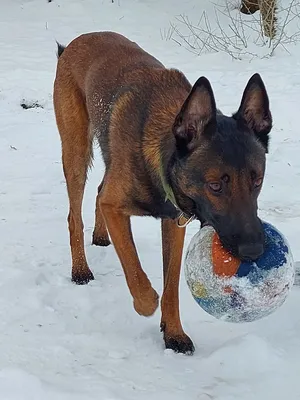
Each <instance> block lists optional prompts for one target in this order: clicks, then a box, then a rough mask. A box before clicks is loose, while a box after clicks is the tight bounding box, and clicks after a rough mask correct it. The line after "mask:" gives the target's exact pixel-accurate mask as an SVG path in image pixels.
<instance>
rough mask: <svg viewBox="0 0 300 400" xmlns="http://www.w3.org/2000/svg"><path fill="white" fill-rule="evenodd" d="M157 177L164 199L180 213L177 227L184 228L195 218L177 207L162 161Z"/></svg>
mask: <svg viewBox="0 0 300 400" xmlns="http://www.w3.org/2000/svg"><path fill="white" fill-rule="evenodd" d="M159 177H160V180H161V184H162V187H163V189H164V192H165V201H168V200H169V201H170V202H171V203H172V204H173V206H174V207H175V208H176V209H177V210H178V211H179V213H180V214H179V216H178V217H177V226H178V227H179V228H185V227H186V226H187V225H188V224H189V223H190V222H192V221H193V220H194V219H195V215H188V214H186V213H184V212H183V211H182V210H181V209H180V208H179V207H178V204H177V202H176V198H175V195H174V192H173V189H172V187H171V185H170V184H169V183H168V181H167V178H166V176H165V174H164V169H163V164H162V162H160V167H159Z"/></svg>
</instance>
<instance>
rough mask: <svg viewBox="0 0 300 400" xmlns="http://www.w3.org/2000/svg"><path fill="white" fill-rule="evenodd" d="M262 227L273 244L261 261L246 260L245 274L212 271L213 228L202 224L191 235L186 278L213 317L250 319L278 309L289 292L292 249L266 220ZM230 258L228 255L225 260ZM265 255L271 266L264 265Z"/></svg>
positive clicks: (292, 274)
mask: <svg viewBox="0 0 300 400" xmlns="http://www.w3.org/2000/svg"><path fill="white" fill-rule="evenodd" d="M264 226H266V227H267V228H265V234H266V238H267V240H266V241H267V243H268V242H270V243H272V245H273V244H274V246H271V247H270V246H267V247H266V250H265V254H264V255H263V257H264V258H263V257H261V258H263V261H260V260H257V262H247V263H245V265H246V266H247V267H249V273H248V274H246V275H245V276H232V277H228V276H218V275H216V274H215V273H214V266H213V256H212V242H213V240H214V234H215V230H214V229H213V227H211V226H205V227H204V228H202V229H200V230H199V232H197V233H196V234H195V236H194V237H193V238H192V240H191V242H190V244H189V246H188V249H187V252H186V258H185V266H184V270H185V277H186V281H187V284H188V286H189V288H190V291H191V293H192V295H193V297H194V299H195V300H196V302H197V303H198V304H199V305H200V307H202V308H203V309H204V310H205V311H207V312H208V313H209V314H211V315H213V316H214V317H216V318H218V319H221V320H223V321H228V322H252V321H255V320H258V319H260V318H264V317H266V316H268V315H269V314H271V313H273V312H274V311H275V310H277V309H278V308H279V307H280V306H282V304H283V303H284V302H285V300H286V298H287V296H288V294H289V293H290V291H291V289H292V286H293V284H294V280H295V268H294V261H293V256H292V252H291V249H290V247H289V244H288V242H287V240H286V238H285V237H284V236H283V235H282V234H281V233H280V232H279V231H278V230H277V229H276V228H275V227H273V226H272V225H270V224H267V223H266V222H264ZM274 247H275V249H274ZM274 250H275V251H274ZM268 252H272V253H273V254H267V253H268ZM227 257H228V258H227ZM230 258H231V256H230V254H228V255H227V256H226V259H225V260H224V263H225V264H226V261H227V262H230V261H231V260H230ZM268 258H270V259H271V262H272V263H273V265H267V262H266V265H264V260H266V261H268ZM240 266H241V264H240ZM239 268H240V267H239ZM225 272H226V271H224V273H225ZM229 288H230V291H229V290H228V289H229Z"/></svg>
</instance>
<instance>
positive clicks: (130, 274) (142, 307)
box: [101, 204, 158, 317]
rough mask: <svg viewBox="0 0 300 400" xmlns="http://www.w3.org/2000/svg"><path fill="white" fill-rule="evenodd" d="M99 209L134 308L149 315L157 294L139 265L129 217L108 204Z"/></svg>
mask: <svg viewBox="0 0 300 400" xmlns="http://www.w3.org/2000/svg"><path fill="white" fill-rule="evenodd" d="M101 209H102V213H103V216H104V219H105V223H106V226H107V229H108V232H109V235H110V238H111V240H112V243H113V245H114V247H115V249H116V252H117V254H118V257H119V259H120V262H121V264H122V267H123V270H124V274H125V277H126V281H127V285H128V288H129V290H130V293H131V295H132V297H133V304H134V308H135V310H136V312H137V313H138V314H140V315H144V316H145V317H149V316H150V315H152V314H153V313H154V312H155V310H156V309H157V306H158V294H157V293H156V291H155V290H154V289H153V288H152V286H151V283H150V281H149V279H148V277H147V275H146V274H145V272H144V271H143V269H142V267H141V264H140V261H139V258H138V254H137V251H136V247H135V244H134V241H133V237H132V232H131V226H130V217H129V216H127V215H124V214H123V213H122V212H121V211H120V210H118V209H116V208H114V207H112V206H109V205H105V204H102V206H101Z"/></svg>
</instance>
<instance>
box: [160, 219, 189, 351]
mask: <svg viewBox="0 0 300 400" xmlns="http://www.w3.org/2000/svg"><path fill="white" fill-rule="evenodd" d="M161 228H162V246H163V265H164V293H163V296H162V301H161V311H162V317H161V330H162V331H163V332H164V341H165V345H166V348H167V349H172V350H174V351H175V352H177V353H186V354H192V353H193V352H194V345H193V342H192V341H191V339H190V338H189V337H188V336H187V335H186V334H185V333H184V330H183V328H182V325H181V321H180V313H179V293H178V291H179V278H180V269H181V259H182V251H183V244H184V236H185V228H179V227H178V226H177V223H176V221H173V220H167V219H165V220H162V226H161Z"/></svg>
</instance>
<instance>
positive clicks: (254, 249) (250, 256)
mask: <svg viewBox="0 0 300 400" xmlns="http://www.w3.org/2000/svg"><path fill="white" fill-rule="evenodd" d="M238 252H239V256H240V257H241V258H242V259H246V260H252V261H254V260H256V259H257V258H259V257H260V256H261V255H262V254H263V252H264V246H263V244H262V243H251V244H241V245H239V246H238Z"/></svg>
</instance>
